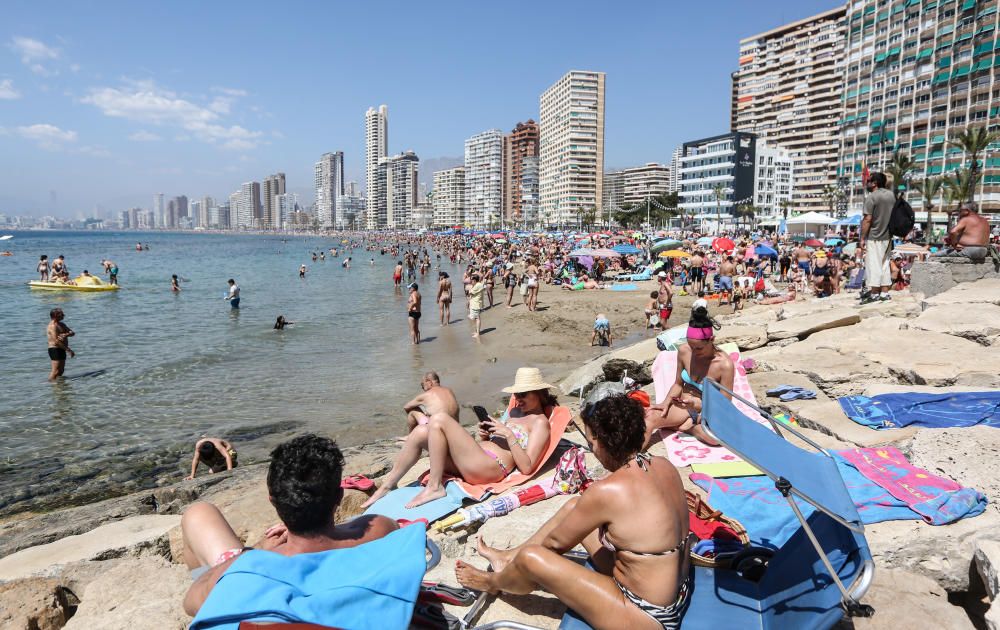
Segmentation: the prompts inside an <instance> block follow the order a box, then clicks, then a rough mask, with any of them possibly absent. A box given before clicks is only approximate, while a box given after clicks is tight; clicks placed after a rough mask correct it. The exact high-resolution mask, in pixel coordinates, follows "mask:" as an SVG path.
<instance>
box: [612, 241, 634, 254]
mask: <svg viewBox="0 0 1000 630" xmlns="http://www.w3.org/2000/svg"><path fill="white" fill-rule="evenodd" d="M611 249H613V250H615V251H616V252H618V253H619V254H622V255H624V256H628V255H629V254H639V253H642V250H641V249H639V248H638V247H636V246H635V245H628V244H625V243H623V244H621V245H615V246H614V247H612V248H611Z"/></svg>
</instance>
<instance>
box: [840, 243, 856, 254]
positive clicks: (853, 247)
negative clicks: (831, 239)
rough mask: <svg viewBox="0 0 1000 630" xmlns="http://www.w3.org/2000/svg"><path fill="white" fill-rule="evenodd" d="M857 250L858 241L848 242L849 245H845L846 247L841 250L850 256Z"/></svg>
mask: <svg viewBox="0 0 1000 630" xmlns="http://www.w3.org/2000/svg"><path fill="white" fill-rule="evenodd" d="M857 250H858V244H857V242H854V243H848V244H847V245H844V249H842V250H840V251H842V252H843V253H845V254H847V255H848V256H853V255H854V252H856V251H857Z"/></svg>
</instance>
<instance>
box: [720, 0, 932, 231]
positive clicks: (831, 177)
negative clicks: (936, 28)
mask: <svg viewBox="0 0 1000 630" xmlns="http://www.w3.org/2000/svg"><path fill="white" fill-rule="evenodd" d="M904 3H905V2H904V0H900V1H899V2H897V3H896V4H898V5H900V7H901V8H902V6H903V5H904ZM862 4H863V3H862ZM909 4H911V5H913V4H916V2H915V0H914V1H911V2H909ZM859 15H860V14H859ZM899 22H900V23H902V19H899ZM882 26H884V24H883V25H882ZM919 27H920V25H919V24H918V23H914V24H911V25H908V26H907V29H910V28H916V29H917V30H919ZM846 34H847V33H846V20H845V8H844V7H843V6H840V7H838V8H835V9H831V10H829V11H825V12H823V13H820V14H819V15H814V16H812V17H809V18H806V19H804V20H798V21H797V22H792V23H791V24H785V25H784V26H780V27H778V28H775V29H772V30H770V31H767V32H765V33H760V34H758V35H754V36H752V37H747V38H746V39H743V40H740V58H739V70H737V71H736V72H735V73H733V78H732V85H733V94H732V101H733V109H732V112H731V119H732V121H731V125H732V126H731V130H732V131H745V132H749V133H753V134H755V135H756V136H757V137H758V138H759V139H760V140H761V141H763V142H766V143H767V144H768V145H769V146H772V147H780V148H783V149H785V150H787V151H788V153H789V155H790V156H791V158H792V160H793V161H794V163H795V168H794V177H795V182H794V187H795V192H796V199H795V210H799V211H807V210H817V211H818V210H823V209H824V208H825V207H826V205H827V203H826V201H825V200H824V199H823V190H824V189H825V188H826V187H828V186H833V185H835V184H836V183H837V168H836V161H837V151H838V149H839V146H840V133H839V132H840V127H839V119H840V111H841V108H842V106H843V101H842V98H841V97H842V96H843V92H844V90H843V77H844V75H843V71H844V62H845V54H844V45H845V42H846V41H847V38H846ZM900 36H902V29H900ZM914 41H916V39H915V38H914ZM859 51H860V48H859ZM897 62H898V58H897ZM897 65H898V64H897ZM883 69H884V68H883ZM896 78H897V80H898V78H899V77H898V76H897V77H896Z"/></svg>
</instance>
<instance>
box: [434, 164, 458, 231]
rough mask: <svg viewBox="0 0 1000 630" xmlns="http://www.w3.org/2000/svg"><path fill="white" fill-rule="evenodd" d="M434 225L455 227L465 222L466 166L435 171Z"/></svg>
mask: <svg viewBox="0 0 1000 630" xmlns="http://www.w3.org/2000/svg"><path fill="white" fill-rule="evenodd" d="M433 203H434V225H435V226H438V227H453V226H456V225H463V224H464V223H465V167H464V166H457V167H455V168H449V169H447V170H444V171H436V172H435V173H434V202H433Z"/></svg>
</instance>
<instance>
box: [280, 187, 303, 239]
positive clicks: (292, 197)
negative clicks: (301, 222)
mask: <svg viewBox="0 0 1000 630" xmlns="http://www.w3.org/2000/svg"><path fill="white" fill-rule="evenodd" d="M298 209H299V196H298V195H297V194H295V193H290V192H283V193H279V194H277V195H275V196H274V222H275V223H274V227H275V228H276V229H279V230H287V229H289V228H290V227H291V223H292V218H293V217H294V216H295V213H296V212H297V211H298Z"/></svg>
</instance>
